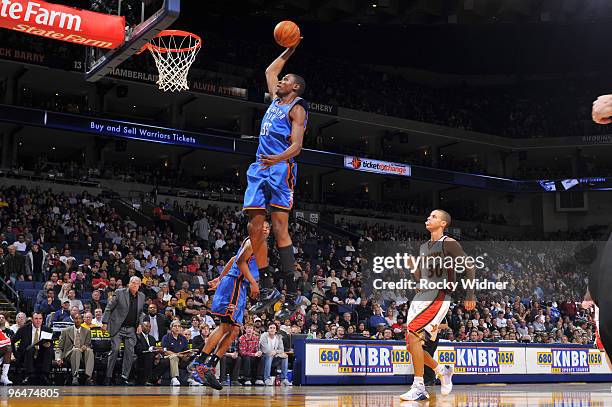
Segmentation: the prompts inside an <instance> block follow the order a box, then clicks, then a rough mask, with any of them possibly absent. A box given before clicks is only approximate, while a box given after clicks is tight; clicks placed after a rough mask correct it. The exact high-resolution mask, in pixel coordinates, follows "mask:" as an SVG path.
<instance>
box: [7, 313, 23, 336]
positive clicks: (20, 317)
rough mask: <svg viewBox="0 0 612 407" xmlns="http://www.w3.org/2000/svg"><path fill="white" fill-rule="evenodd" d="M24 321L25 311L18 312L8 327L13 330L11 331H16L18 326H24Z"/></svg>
mask: <svg viewBox="0 0 612 407" xmlns="http://www.w3.org/2000/svg"><path fill="white" fill-rule="evenodd" d="M25 323H26V314H25V312H19V313H18V314H17V316H16V317H15V323H14V324H13V325H11V327H10V328H9V329H10V330H11V331H13V333H17V331H18V330H19V328H21V327H22V326H24V325H25Z"/></svg>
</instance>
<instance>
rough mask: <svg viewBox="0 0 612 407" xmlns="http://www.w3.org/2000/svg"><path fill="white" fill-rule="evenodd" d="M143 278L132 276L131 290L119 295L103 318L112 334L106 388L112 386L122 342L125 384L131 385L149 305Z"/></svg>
mask: <svg viewBox="0 0 612 407" xmlns="http://www.w3.org/2000/svg"><path fill="white" fill-rule="evenodd" d="M140 284H141V281H140V278H138V277H136V276H132V277H131V278H130V281H129V283H128V287H127V288H120V289H118V290H116V291H115V293H114V295H113V298H112V299H111V300H110V302H109V303H108V305H107V306H106V309H105V310H104V315H103V316H102V329H103V330H108V333H109V334H110V338H111V351H110V354H109V355H108V365H107V367H106V380H105V382H104V384H106V385H110V384H111V381H112V377H113V369H114V368H115V362H117V356H118V355H119V347H120V346H121V342H122V341H123V343H124V349H123V365H122V368H121V384H123V385H131V384H132V383H130V382H129V381H128V378H129V376H130V370H131V369H132V364H133V363H134V346H136V328H137V327H138V323H139V321H140V314H141V311H140V310H142V308H143V307H144V304H145V295H144V294H143V293H141V292H140V291H138V290H139V288H140Z"/></svg>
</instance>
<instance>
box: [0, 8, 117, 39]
mask: <svg viewBox="0 0 612 407" xmlns="http://www.w3.org/2000/svg"><path fill="white" fill-rule="evenodd" d="M0 27H4V28H9V29H11V30H15V31H20V32H23V33H26V34H32V35H38V36H41V37H47V38H52V39H55V40H61V41H68V42H72V43H75V44H81V45H88V46H92V47H99V48H117V47H118V46H119V45H121V44H122V43H123V41H124V38H125V17H120V16H112V15H108V14H103V13H95V12H93V11H86V10H79V9H76V8H72V7H66V6H62V5H59V4H52V3H47V2H44V1H28V0H0Z"/></svg>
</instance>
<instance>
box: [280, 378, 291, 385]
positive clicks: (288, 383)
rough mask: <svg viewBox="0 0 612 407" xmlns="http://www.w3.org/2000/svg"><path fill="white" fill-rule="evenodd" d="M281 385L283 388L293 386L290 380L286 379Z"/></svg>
mask: <svg viewBox="0 0 612 407" xmlns="http://www.w3.org/2000/svg"><path fill="white" fill-rule="evenodd" d="M281 384H282V385H283V386H293V383H291V382H290V381H289V380H287V379H284V380H283V381H282V382H281Z"/></svg>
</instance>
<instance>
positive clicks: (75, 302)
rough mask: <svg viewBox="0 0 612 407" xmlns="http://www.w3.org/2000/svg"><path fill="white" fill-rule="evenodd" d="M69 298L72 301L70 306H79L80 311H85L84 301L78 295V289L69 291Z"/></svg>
mask: <svg viewBox="0 0 612 407" xmlns="http://www.w3.org/2000/svg"><path fill="white" fill-rule="evenodd" d="M68 300H69V301H70V308H72V307H77V308H78V309H79V312H81V311H83V303H82V302H81V300H79V299H78V298H77V297H76V291H75V290H70V291H68Z"/></svg>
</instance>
